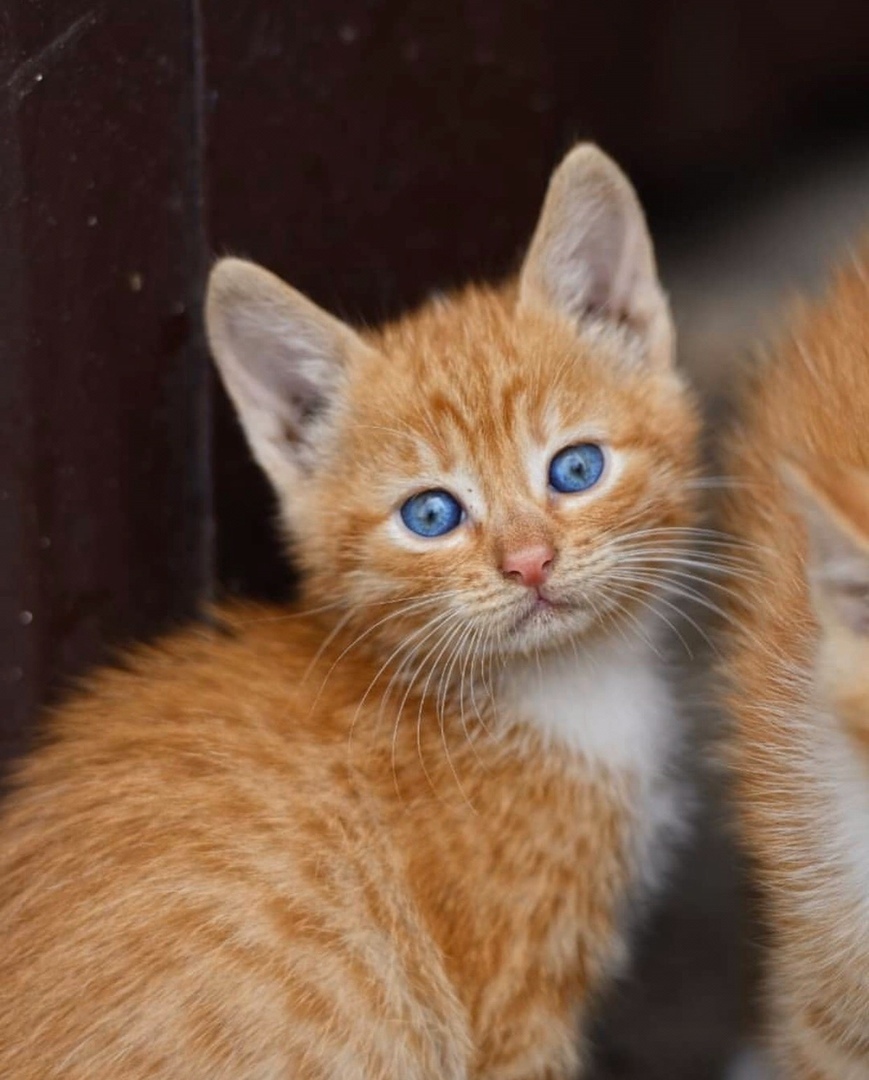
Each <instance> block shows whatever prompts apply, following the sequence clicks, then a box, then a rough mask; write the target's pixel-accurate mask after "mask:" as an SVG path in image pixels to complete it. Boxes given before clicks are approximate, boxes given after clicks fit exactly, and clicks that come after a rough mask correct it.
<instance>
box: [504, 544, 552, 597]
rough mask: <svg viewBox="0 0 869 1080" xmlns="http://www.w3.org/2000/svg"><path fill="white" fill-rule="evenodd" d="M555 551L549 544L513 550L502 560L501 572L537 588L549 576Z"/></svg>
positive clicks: (523, 583)
mask: <svg viewBox="0 0 869 1080" xmlns="http://www.w3.org/2000/svg"><path fill="white" fill-rule="evenodd" d="M554 558H555V552H554V551H553V550H552V548H551V547H550V546H549V545H548V544H535V545H534V546H533V547H527V548H522V550H521V551H511V552H510V553H509V554H508V555H505V556H504V557H503V559H502V560H501V573H502V574H503V575H504V577H507V578H512V579H513V580H514V581H518V582H519V583H520V584H522V585H528V586H529V587H530V588H536V587H537V586H538V585H542V584H543V582H544V581H545V580H546V579H547V578H548V577H549V571H550V569H551V568H552V561H553V559H554Z"/></svg>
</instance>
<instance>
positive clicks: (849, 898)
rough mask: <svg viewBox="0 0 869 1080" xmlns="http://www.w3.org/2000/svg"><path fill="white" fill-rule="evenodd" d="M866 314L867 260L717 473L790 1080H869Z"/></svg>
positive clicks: (738, 430) (738, 703)
mask: <svg viewBox="0 0 869 1080" xmlns="http://www.w3.org/2000/svg"><path fill="white" fill-rule="evenodd" d="M867 311H869V283H867V274H866V261H865V255H864V256H863V257H862V258H859V257H855V259H854V262H853V265H851V266H850V267H849V268H848V269H847V270H846V271H844V272H842V273H841V274H840V276H839V279H838V281H837V282H836V285H835V288H834V289H833V290H832V292H831V293H830V295H829V296H828V297H827V298H826V299H825V300H824V301H823V302H822V303H819V304H817V305H814V306H811V307H806V308H804V309H803V310H801V311H800V312H798V313H797V316H796V317H795V319H794V321H793V326H792V329H791V333H790V335H789V337H788V338H787V340H786V341H784V342H783V343H782V344H781V346H780V347H779V348H778V349H777V350H776V351H775V352H774V353H773V354H772V355H771V356H769V357H764V358H763V359H762V360H761V362H759V363H758V364H757V365H756V366H755V368H754V369H753V370H752V372H750V373H749V375H748V376H747V378H746V379H745V384H744V386H743V388H742V389H743V393H742V396H741V410H740V417H739V422H738V424H737V425H736V427H735V428H734V430H733V432H732V433H731V434H730V436H729V438H728V444H727V452H728V457H727V460H726V463H725V471H727V472H728V473H730V474H732V476H733V491H732V494H731V495H729V496H728V498H727V500H726V508H725V510H726V512H725V526H726V528H727V529H728V531H730V532H732V533H734V534H736V535H737V536H738V537H741V538H743V539H747V540H748V541H750V542H751V543H752V544H753V545H756V546H755V547H753V548H752V549H751V554H750V558H751V561H752V563H753V565H754V569H755V570H756V571H758V572H759V577H753V576H752V577H737V578H735V579H734V580H733V581H731V582H730V587H731V588H732V589H734V590H735V592H736V594H737V597H736V600H737V602H736V604H735V607H734V615H735V620H736V621H735V623H734V626H733V627H732V629H731V633H730V635H729V638H730V640H729V651H728V656H727V663H726V666H725V672H726V675H727V677H728V683H729V702H730V705H731V708H732V711H733V713H734V716H735V720H736V724H735V729H734V732H733V739H732V751H733V759H734V762H735V765H736V772H737V785H736V795H737V799H738V805H739V811H740V817H741V824H742V832H743V836H744V839H745V842H746V845H747V847H748V848H749V850H750V852H751V854H752V855H753V857H754V860H755V863H756V867H757V875H758V881H759V884H760V886H761V889H762V894H763V897H764V903H765V910H766V912H767V915H768V919H769V934H770V949H769V970H768V978H767V983H766V994H765V998H766V999H767V1001H768V1008H767V1018H768V1021H769V1029H770V1030H769V1034H770V1040H771V1046H772V1054H773V1057H774V1059H775V1061H776V1063H777V1065H778V1068H779V1069H780V1070H781V1072H780V1075H781V1076H782V1077H787V1078H789V1080H810V1078H811V1080H818V1078H822V1080H833V1078H836V1080H851V1078H854V1080H865V1078H866V1077H869V739H867V734H869V472H867V470H869V316H867ZM779 472H780V475H779Z"/></svg>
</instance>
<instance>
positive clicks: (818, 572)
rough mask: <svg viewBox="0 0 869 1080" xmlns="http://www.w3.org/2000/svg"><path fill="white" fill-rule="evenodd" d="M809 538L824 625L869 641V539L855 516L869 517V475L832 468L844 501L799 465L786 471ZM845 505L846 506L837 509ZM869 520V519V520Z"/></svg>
mask: <svg viewBox="0 0 869 1080" xmlns="http://www.w3.org/2000/svg"><path fill="white" fill-rule="evenodd" d="M781 472H782V475H783V477H784V479H785V482H786V483H787V485H788V487H789V489H790V491H791V493H792V497H793V500H794V503H795V505H796V507H797V508H798V509H799V511H800V514H801V516H802V519H803V521H804V523H805V525H806V531H807V534H808V542H809V551H808V574H809V582H810V584H811V587H812V591H813V594H814V596H815V606H816V609H817V614H818V617H819V618H820V620H821V622H822V623H824V622H830V621H831V620H834V621H835V622H836V623H837V624H838V625H840V626H842V627H845V628H847V629H848V630H850V631H851V632H852V633H856V634H861V635H869V536H865V535H863V534H862V532H861V529H860V527H859V526H858V525H857V524H856V523H855V522H853V521H852V520H851V518H850V513H849V512H848V511H850V512H853V511H854V510H858V512H861V513H867V512H869V474H867V473H864V472H860V471H858V470H855V469H852V468H847V467H843V466H837V467H835V468H833V467H829V466H828V467H827V469H826V472H828V473H832V475H833V477H834V481H833V483H834V485H835V490H836V494H837V495H838V499H837V498H834V497H833V493H832V491H830V490H824V487H825V486H826V487H828V488H829V484H827V485H824V484H823V483H822V482H821V481H820V480H819V479H816V478H813V477H811V476H810V475H809V473H808V471H807V470H805V469H804V468H802V467H801V466H800V465H798V464H796V463H795V462H793V461H788V462H786V463H784V465H783V466H782V469H781ZM838 502H843V503H844V504H845V505H844V506H839V505H837V503H838ZM867 520H869V518H867Z"/></svg>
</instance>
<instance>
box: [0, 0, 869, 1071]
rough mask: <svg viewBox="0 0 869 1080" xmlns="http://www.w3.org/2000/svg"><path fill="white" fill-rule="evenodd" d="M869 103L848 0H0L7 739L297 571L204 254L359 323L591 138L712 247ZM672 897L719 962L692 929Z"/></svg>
mask: <svg viewBox="0 0 869 1080" xmlns="http://www.w3.org/2000/svg"><path fill="white" fill-rule="evenodd" d="M867 93H869V4H866V3H865V0H826V2H825V3H823V4H820V3H815V4H795V3H792V2H790V0H731V2H726V0H717V2H712V0H706V2H704V0H683V2H681V3H677V2H675V0H669V2H668V0H607V2H605V3H601V2H600V0H597V2H595V3H590V2H580V0H573V2H568V0H548V2H546V0H543V2H540V0H512V2H510V0H464V2H460V3H458V2H457V3H451V2H449V0H405V2H403V3H398V2H395V0H356V2H350V0H344V2H341V0H317V2H314V0H308V2H307V3H305V2H301V0H300V2H297V3H288V2H280V0H248V2H244V0H149V3H148V4H135V3H132V2H131V0H89V2H85V0H5V3H4V4H3V6H2V9H0V343H2V357H0V736H2V742H0V749H2V756H10V755H12V754H14V753H16V752H18V751H19V750H20V749H22V748H23V747H24V746H25V745H26V742H27V739H28V737H29V734H30V733H31V731H32V725H33V719H34V713H35V710H36V709H37V707H38V706H39V704H40V703H41V702H43V701H45V700H46V699H48V698H51V697H53V696H54V695H56V694H57V693H60V692H63V689H64V687H65V686H67V685H68V683H69V679H70V677H71V676H72V675H74V674H75V673H77V672H79V671H81V670H83V669H84V668H85V667H86V666H87V665H88V664H90V663H92V662H94V661H96V660H99V659H100V658H104V657H105V656H106V655H108V654H109V653H110V651H111V649H112V648H114V647H115V646H117V645H118V644H119V643H121V642H123V641H124V640H125V639H128V638H129V637H131V636H135V637H140V636H146V635H149V634H152V633H154V632H155V631H157V630H159V629H160V628H163V627H165V626H166V625H167V624H170V623H171V622H173V621H175V620H178V619H181V618H185V617H188V616H189V615H191V614H192V613H194V612H195V611H196V609H197V607H198V606H199V605H200V604H201V603H202V602H203V601H204V600H207V599H209V598H211V597H213V596H215V595H216V594H220V593H221V592H222V591H223V590H226V589H229V590H233V591H247V592H250V593H254V594H257V595H268V596H278V595H281V594H282V593H284V592H285V591H286V589H287V588H288V585H289V580H290V579H289V574H288V572H287V571H286V570H285V569H284V567H283V565H282V563H281V561H280V559H279V557H278V555H277V549H276V545H275V542H274V540H273V537H272V534H271V530H270V526H269V515H270V501H269V496H268V494H267V492H266V490H265V485H264V482H263V481H262V480H261V478H260V477H259V474H258V473H257V472H256V470H255V469H254V468H253V467H252V465H251V464H250V462H249V459H248V456H247V454H246V452H245V450H244V447H243V445H242V442H241V439H240V437H239V434H238V431H237V429H236V426H235V422H234V420H233V418H232V417H231V416H230V414H229V411H228V408H227V406H226V403H225V400H224V398H223V396H222V393H221V391H220V390H219V389H218V388H217V387H216V385H215V382H214V380H213V378H212V375H211V373H210V369H209V366H208V361H207V357H206V353H205V349H204V344H203V337H202V331H201V326H200V298H201V293H202V285H203V280H204V275H205V273H206V270H207V266H208V264H209V261H210V259H211V258H212V257H213V255H214V254H216V253H222V252H225V251H232V252H236V253H239V254H244V255H248V256H251V257H253V258H255V259H257V260H259V261H261V262H264V263H266V264H267V265H269V266H271V267H272V268H273V269H275V270H276V271H278V272H279V273H281V274H283V275H284V276H286V277H288V278H289V279H290V280H291V281H292V282H293V283H294V284H295V285H297V286H298V287H300V288H302V289H303V290H305V291H307V292H309V293H310V294H311V295H312V296H313V297H314V299H316V300H317V301H319V302H320V303H323V304H325V305H328V306H331V307H333V308H335V309H336V310H337V311H339V312H340V313H342V314H343V315H345V316H349V317H351V318H353V319H359V320H366V321H376V320H378V319H380V318H381V317H383V316H384V315H388V314H392V313H395V312H398V311H400V310H401V309H402V308H403V307H405V306H406V305H408V304H411V303H413V302H415V301H417V300H418V299H419V298H420V297H421V296H422V295H423V294H424V293H425V292H426V290H427V289H430V288H432V287H434V286H443V285H449V284H452V283H456V282H459V281H461V280H462V279H464V278H466V277H469V276H478V275H484V274H491V273H503V272H504V271H506V270H509V269H510V267H511V266H512V265H513V264H514V263H515V260H516V258H517V255H518V253H519V251H520V250H521V245H522V243H523V241H524V240H525V239H526V237H527V236H528V232H529V229H530V228H531V225H532V223H533V220H534V217H535V214H536V211H537V208H538V204H539V202H540V198H541V194H542V191H543V187H544V184H545V180H546V176H547V174H548V172H549V170H550V168H551V167H552V165H553V164H554V163H555V161H556V160H557V158H558V156H559V155H560V154H561V153H562V152H563V151H564V150H565V149H566V147H567V146H568V145H569V144H570V142H571V141H572V140H574V139H575V138H577V137H593V138H595V139H597V140H598V141H600V142H601V143H602V144H603V145H604V146H605V147H606V148H607V149H608V150H610V151H611V152H612V153H613V154H614V155H616V156H617V157H618V158H619V159H620V160H621V161H622V162H623V164H624V165H625V166H626V167H627V168H628V170H629V171H630V172H631V175H632V176H633V178H634V179H635V181H636V183H637V185H638V187H639V189H640V191H641V194H642V196H643V198H644V200H645V202H646V204H647V206H648V208H649V211H650V216H651V220H652V225H653V229H654V230H655V232H656V234H657V235H658V237H659V239H661V240H662V241H666V239H667V238H668V237H677V238H682V239H683V240H684V239H685V238H687V241H688V242H689V243H697V244H701V243H702V241H703V236H704V225H705V222H706V220H707V218H708V216H709V215H710V214H711V213H713V212H715V211H716V208H720V207H721V206H722V205H723V204H726V203H727V202H728V201H730V202H732V201H733V200H740V199H745V198H747V197H749V196H750V194H751V193H752V191H754V190H755V189H757V188H758V187H759V186H760V185H761V183H762V178H763V177H764V176H765V175H766V174H767V173H768V172H769V171H770V170H772V171H773V173H774V172H775V170H776V169H780V168H781V163H782V162H787V161H790V160H793V159H795V158H799V157H800V156H801V155H805V154H817V153H824V152H826V149H827V147H829V146H830V145H832V144H833V143H834V142H835V141H836V139H837V138H839V137H843V138H844V137H853V136H854V134H855V133H857V134H858V135H859V134H865V131H866V128H867V126H869V122H867V121H869V111H867V108H866V104H867ZM704 888H705V889H707V891H708V889H711V888H713V886H712V885H711V884H709V883H705V884H704V882H702V881H701V882H699V884H698V882H697V881H695V882H694V887H693V891H692V892H691V896H692V898H693V899H692V900H691V903H692V904H695V906H696V907H697V910H698V911H699V910H701V909H702V910H703V911H706V912H707V913H708V905H707V906H706V907H704V906H703V905H704V895H705V894H704ZM707 899H708V897H707ZM695 902H696V903H695ZM689 908H690V905H689ZM692 912H693V914H692ZM695 916H696V919H695V922H694V923H692V922H691V920H692V918H695ZM670 918H671V920H672V917H670ZM679 918H680V919H681V925H682V926H685V925H688V927H689V933H690V932H693V933H694V934H695V937H699V938H701V939H702V941H700V942H699V944H698V943H697V942H695V945H697V948H699V949H700V951H702V950H703V949H704V948H708V949H709V950H711V951H712V953H714V954H715V955H717V956H718V958H719V959H718V963H719V967H722V965H723V967H725V968H726V967H727V965H728V963H730V961H729V960H728V959H727V957H728V955H729V954H728V948H729V947H730V946H729V945H727V944H726V943H725V944H722V943H720V942H716V941H715V940H709V926H710V925H712V924H710V922H709V920H708V917H706V918H705V919H704V918H701V917H700V916H699V915H697V912H696V911H694V908H690V909H689V910H688V911H687V913H686V911H684V910H683V911H682V912H681V913H680V916H679ZM692 927H693V931H692V929H691V928H692ZM721 933H722V935H723V934H724V930H722V931H721ZM664 936H665V938H666V934H665V935H664ZM713 938H714V931H713ZM716 949H717V953H716ZM653 951H654V950H653ZM722 958H723V959H722ZM663 963H664V967H665V968H666V966H667V963H671V965H672V964H675V973H671V980H670V981H671V984H672V981H673V980H674V979H675V980H676V982H678V981H679V980H680V979H682V978H687V977H688V974H687V973H685V972H682V971H680V969H679V965H678V960H674V959H673V957H672V955H671V954H670V953H667V954H666V956H665V957H664V960H663ZM734 963H735V961H734ZM659 967H660V964H659ZM728 977H729V976H728ZM637 993H639V994H640V1002H641V1006H642V1008H641V1010H640V1012H641V1014H642V1018H641V1020H640V1021H639V1022H638V1027H643V1026H644V1025H645V1027H646V1028H650V1029H651V1030H652V1032H653V1035H652V1042H653V1043H654V1040H655V1038H657V1037H658V1036H656V1035H654V1031H655V1030H657V1029H656V1027H655V1025H656V1023H657V1021H656V1020H655V1015H656V1014H655V1013H654V1009H651V1005H652V1004H653V1003H652V1002H651V997H654V996H655V995H654V994H651V992H650V991H648V989H642V990H640V991H637ZM644 995H645V996H644ZM664 996H666V995H664ZM689 997H690V995H689ZM691 1004H693V1005H696V994H695V995H694V997H693V999H692V1003H691ZM647 1006H648V1007H647ZM678 1007H679V1009H680V1010H681V1013H680V1015H682V1016H683V1017H684V1016H685V1008H686V1007H688V1008H689V1011H690V1007H691V1005H690V1004H689V1006H686V1005H685V999H682V1004H681V1005H679V1006H678ZM650 1009H651V1018H650ZM626 1022H627V1023H630V1021H626ZM661 1023H662V1024H664V1023H665V1021H661ZM702 1023H703V1021H702V1020H697V1022H696V1024H694V1023H693V1021H692V1024H693V1026H691V1030H690V1032H689V1031H688V1030H687V1029H686V1031H685V1033H684V1038H683V1042H685V1043H686V1045H687V1044H688V1043H691V1040H692V1039H693V1040H694V1041H695V1042H696V1041H697V1039H698V1038H699V1036H698V1031H697V1025H700V1026H701V1027H702ZM663 1030H664V1029H663V1028H661V1031H663ZM659 1035H660V1032H659ZM663 1038H664V1036H663V1035H660V1038H659V1041H660V1039H663ZM671 1041H672V1039H671ZM622 1042H623V1041H622ZM613 1045H614V1047H615V1048H614V1049H613V1050H612V1052H611V1053H610V1069H611V1074H612V1075H613V1076H615V1075H625V1076H626V1075H629V1074H630V1075H633V1074H631V1073H630V1067H629V1064H630V1063H629V1062H628V1063H627V1064H625V1061H627V1057H629V1056H630V1055H628V1054H627V1052H626V1051H625V1049H624V1046H623V1045H622V1046H621V1049H619V1040H618V1039H617V1040H615V1041H614V1044H613ZM706 1053H707V1058H706V1059H703V1057H702V1053H701V1054H700V1056H699V1057H697V1055H696V1054H695V1058H694V1060H695V1061H701V1060H708V1052H706ZM620 1054H621V1059H620V1057H619V1055H620ZM626 1055H627V1056H626ZM622 1059H624V1060H622ZM620 1061H621V1063H620ZM709 1068H711V1066H709V1067H707V1066H706V1065H702V1064H695V1065H693V1066H691V1068H690V1069H689V1070H688V1071H685V1070H684V1069H683V1071H682V1073H681V1074H680V1075H685V1076H691V1077H697V1078H698V1080H702V1078H703V1077H704V1076H706V1075H710V1076H711V1075H714V1072H710V1071H708V1069H709ZM666 1070H667V1066H665V1065H663V1064H661V1063H660V1062H659V1064H658V1066H657V1067H656V1066H654V1065H652V1066H649V1067H648V1069H647V1071H646V1072H645V1073H641V1074H640V1075H644V1076H646V1077H648V1078H651V1077H652V1076H658V1075H660V1076H662V1077H663V1076H670V1075H676V1074H675V1073H673V1072H667V1071H666ZM704 1070H705V1071H704Z"/></svg>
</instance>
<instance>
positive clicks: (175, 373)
mask: <svg viewBox="0 0 869 1080" xmlns="http://www.w3.org/2000/svg"><path fill="white" fill-rule="evenodd" d="M195 32H196V22H195V18H194V13H193V10H192V8H191V4H190V3H189V0H151V2H150V3H149V4H148V5H146V6H142V5H133V4H129V3H126V2H124V0H115V2H114V3H109V2H103V3H99V2H90V3H85V2H78V3H74V2H66V3H56V2H49V0H43V2H34V0H11V2H7V3H6V4H5V5H4V8H3V13H2V15H0V34H2V38H0V50H2V56H0V72H2V74H0V86H2V89H0V94H2V115H3V121H4V122H3V130H2V144H0V178H2V179H0V184H2V200H0V230H2V233H0V235H2V240H3V248H2V251H0V266H2V275H3V278H2V280H3V288H2V295H0V305H2V323H0V343H2V350H3V357H2V368H3V376H2V380H3V381H2V389H3V396H2V399H0V410H2V417H0V426H2V439H3V443H2V462H0V467H2V470H3V479H2V486H0V500H2V501H0V510H2V514H3V527H2V533H0V542H2V552H0V574H2V614H0V617H2V624H0V694H2V698H0V709H2V712H0V722H2V726H3V739H4V745H5V748H6V749H7V751H11V750H13V749H16V748H17V747H18V746H20V744H21V742H22V733H23V728H24V724H25V722H26V720H27V718H28V716H29V714H30V713H31V711H32V707H33V705H34V703H35V702H36V701H37V700H40V699H42V698H43V697H44V696H46V695H50V694H52V693H53V692H55V691H57V690H58V689H60V688H62V686H63V685H64V683H65V680H66V678H67V677H68V676H69V675H70V674H72V673H75V672H78V671H79V670H81V669H82V667H83V666H84V665H85V664H87V663H88V662H91V661H93V660H95V659H98V658H100V657H102V656H104V655H105V653H106V647H107V645H110V644H112V643H114V642H116V641H119V640H121V639H123V638H125V637H127V636H132V635H135V636H140V635H145V634H148V633H150V632H152V631H153V630H155V629H156V628H157V627H159V626H162V625H165V624H166V622H167V620H170V619H171V618H173V617H174V616H176V615H182V614H186V613H188V612H190V611H191V610H192V609H193V608H194V606H195V604H196V602H197V600H198V599H199V598H200V597H201V596H202V594H203V592H204V591H205V590H206V589H207V588H208V584H209V573H210V565H209V520H210V511H209V498H208V492H209V486H208V475H207V467H206V458H205V449H206V445H205V441H204V440H205V439H206V438H207V432H208V428H207V424H206V422H205V411H206V410H207V398H206V396H205V394H204V392H203V389H204V385H205V383H204V371H205V366H204V350H203V348H202V343H201V340H200V334H199V329H198V327H199V316H198V304H199V296H200V292H201V284H202V270H203V251H204V245H203V239H202V231H201V198H200V192H201V175H200V172H201V170H200V164H201V162H200V154H201V140H200V138H199V136H198V132H199V123H198V103H199V91H200V79H199V75H198V70H197V65H198V52H197V42H196V33H195Z"/></svg>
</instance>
